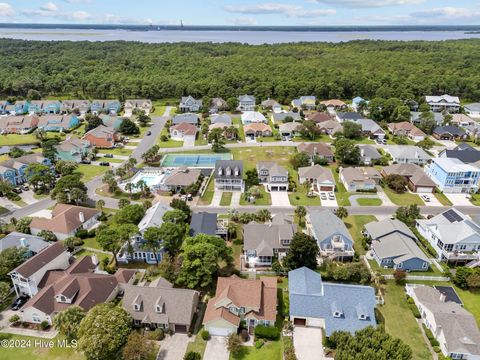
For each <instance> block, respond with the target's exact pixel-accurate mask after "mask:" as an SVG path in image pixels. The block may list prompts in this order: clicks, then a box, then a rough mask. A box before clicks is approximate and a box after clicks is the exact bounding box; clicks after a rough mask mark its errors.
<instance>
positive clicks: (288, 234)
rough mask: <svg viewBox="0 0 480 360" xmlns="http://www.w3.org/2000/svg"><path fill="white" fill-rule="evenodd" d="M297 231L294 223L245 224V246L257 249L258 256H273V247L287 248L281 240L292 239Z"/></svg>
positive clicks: (245, 247)
mask: <svg viewBox="0 0 480 360" xmlns="http://www.w3.org/2000/svg"><path fill="white" fill-rule="evenodd" d="M296 232H297V227H296V225H294V224H258V223H255V222H252V223H249V224H246V225H244V226H243V241H244V245H243V248H244V249H245V250H246V251H248V250H255V251H256V255H257V256H273V255H274V251H273V249H286V248H288V246H284V245H282V242H281V240H292V239H293V235H294V234H295V233H296Z"/></svg>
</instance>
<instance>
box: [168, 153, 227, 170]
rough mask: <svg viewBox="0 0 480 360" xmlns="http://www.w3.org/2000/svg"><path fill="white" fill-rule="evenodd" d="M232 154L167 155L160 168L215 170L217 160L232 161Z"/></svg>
mask: <svg viewBox="0 0 480 360" xmlns="http://www.w3.org/2000/svg"><path fill="white" fill-rule="evenodd" d="M232 158H233V156H232V154H228V153H225V154H198V155H194V154H166V155H164V156H163V159H162V163H161V165H160V166H163V167H182V166H186V167H198V168H214V167H215V162H216V161H217V160H232Z"/></svg>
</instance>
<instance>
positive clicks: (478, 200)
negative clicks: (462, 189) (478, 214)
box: [470, 194, 480, 206]
mask: <svg viewBox="0 0 480 360" xmlns="http://www.w3.org/2000/svg"><path fill="white" fill-rule="evenodd" d="M470 202H471V203H472V204H473V205H475V206H480V194H473V195H472V197H471V199H470Z"/></svg>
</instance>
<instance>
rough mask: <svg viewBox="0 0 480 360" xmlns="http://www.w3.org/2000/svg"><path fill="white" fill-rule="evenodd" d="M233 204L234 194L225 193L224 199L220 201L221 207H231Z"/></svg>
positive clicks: (223, 194)
mask: <svg viewBox="0 0 480 360" xmlns="http://www.w3.org/2000/svg"><path fill="white" fill-rule="evenodd" d="M231 202H232V193H231V192H224V193H222V198H221V199H220V206H230V203H231Z"/></svg>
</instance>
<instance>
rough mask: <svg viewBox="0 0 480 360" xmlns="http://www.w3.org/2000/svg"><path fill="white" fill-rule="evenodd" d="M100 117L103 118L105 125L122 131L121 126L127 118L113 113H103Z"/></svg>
mask: <svg viewBox="0 0 480 360" xmlns="http://www.w3.org/2000/svg"><path fill="white" fill-rule="evenodd" d="M100 119H102V123H103V125H104V126H106V127H109V128H113V129H115V131H120V127H121V126H122V123H123V120H124V119H125V118H123V117H120V116H117V115H112V114H108V115H107V114H101V115H100Z"/></svg>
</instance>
